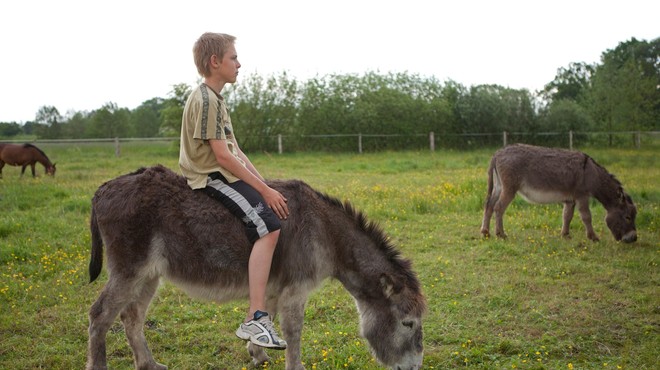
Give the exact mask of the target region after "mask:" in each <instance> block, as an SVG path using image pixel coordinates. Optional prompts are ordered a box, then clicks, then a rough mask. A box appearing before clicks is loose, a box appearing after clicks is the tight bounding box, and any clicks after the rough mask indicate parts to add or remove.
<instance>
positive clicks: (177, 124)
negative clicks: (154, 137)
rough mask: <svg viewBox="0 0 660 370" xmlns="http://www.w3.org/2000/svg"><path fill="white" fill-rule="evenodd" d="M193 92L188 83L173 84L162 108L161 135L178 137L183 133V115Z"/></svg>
mask: <svg viewBox="0 0 660 370" xmlns="http://www.w3.org/2000/svg"><path fill="white" fill-rule="evenodd" d="M191 92H192V89H191V88H190V86H189V85H188V84H184V83H180V84H176V85H172V91H170V93H169V98H168V99H166V100H165V102H164V103H163V109H162V110H161V113H160V116H161V124H160V129H159V132H160V135H161V136H169V137H176V136H179V135H180V134H181V118H182V117H183V108H184V107H185V106H186V100H188V96H189V95H190V93H191Z"/></svg>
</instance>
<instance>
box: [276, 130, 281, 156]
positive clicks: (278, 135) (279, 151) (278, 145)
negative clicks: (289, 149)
mask: <svg viewBox="0 0 660 370" xmlns="http://www.w3.org/2000/svg"><path fill="white" fill-rule="evenodd" d="M277 153H278V154H282V134H277Z"/></svg>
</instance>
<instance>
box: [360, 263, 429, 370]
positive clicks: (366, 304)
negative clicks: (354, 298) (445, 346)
mask: <svg viewBox="0 0 660 370" xmlns="http://www.w3.org/2000/svg"><path fill="white" fill-rule="evenodd" d="M380 283H381V287H380V288H381V289H382V292H381V293H382V294H383V295H382V296H380V297H379V298H378V299H374V300H371V299H365V300H359V301H358V302H357V303H358V310H359V311H360V324H361V327H360V330H361V334H362V336H363V337H364V338H366V339H367V340H368V341H369V344H370V345H371V350H372V353H373V354H374V356H375V357H376V359H378V361H380V362H381V363H382V364H383V365H385V366H387V367H389V368H391V369H394V370H417V369H421V368H422V359H423V357H424V345H423V343H422V339H423V333H422V315H423V314H424V311H425V308H426V301H425V299H424V297H423V296H422V295H421V293H420V292H419V290H418V289H415V288H412V289H411V287H408V286H405V285H404V284H402V283H401V282H400V281H397V280H394V279H392V277H390V276H389V275H383V276H382V277H381V279H380Z"/></svg>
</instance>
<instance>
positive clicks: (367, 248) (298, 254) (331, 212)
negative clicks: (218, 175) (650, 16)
mask: <svg viewBox="0 0 660 370" xmlns="http://www.w3.org/2000/svg"><path fill="white" fill-rule="evenodd" d="M269 185H270V186H272V187H273V188H275V189H277V190H278V191H280V192H281V193H282V194H284V196H285V197H286V198H287V199H288V200H289V201H288V206H289V209H290V211H291V215H290V217H289V218H288V219H287V220H283V221H282V233H281V235H280V240H279V244H278V246H277V249H276V251H275V256H274V259H273V265H272V268H271V272H270V274H271V275H270V278H269V279H268V281H269V285H268V297H267V307H266V309H267V310H268V312H269V313H273V314H277V315H279V317H280V325H281V329H282V334H283V337H284V339H285V340H286V341H287V343H288V346H287V348H286V352H285V356H286V369H287V370H300V369H304V367H303V365H302V361H301V354H300V349H301V343H300V340H301V331H302V326H303V318H304V307H305V303H306V301H307V298H308V295H309V294H310V292H311V291H312V290H313V289H314V288H315V287H317V286H319V284H320V283H321V282H322V281H323V280H324V279H326V278H335V279H337V280H339V281H340V282H341V283H342V284H343V286H344V287H345V288H346V289H347V290H348V291H349V293H350V294H351V295H352V296H353V297H354V299H355V302H356V305H357V308H358V312H359V316H360V327H361V330H360V331H361V335H362V336H364V337H365V338H366V339H367V341H368V342H369V343H370V345H371V348H372V351H373V353H374V355H375V357H376V358H377V359H378V360H379V361H380V362H381V363H382V364H383V365H385V366H388V367H390V368H392V369H397V370H412V369H420V368H421V366H422V357H423V344H422V315H423V313H424V311H425V309H426V300H425V298H424V296H423V294H422V292H421V287H420V282H419V280H418V279H417V276H416V275H415V273H414V272H413V270H412V269H411V263H410V262H409V261H408V260H406V259H403V258H402V257H401V256H400V254H399V252H398V251H397V250H396V249H395V247H394V246H393V245H392V244H391V243H390V241H389V240H388V238H387V236H386V235H385V233H384V232H383V231H382V230H381V229H380V228H379V227H378V226H376V225H375V224H373V223H371V222H368V221H367V220H366V217H365V216H364V215H363V214H362V213H360V212H358V211H356V210H354V209H353V207H352V206H351V205H350V204H348V203H345V204H342V203H341V202H339V201H338V200H336V199H334V198H332V197H329V196H327V195H324V194H321V193H319V192H317V191H315V190H314V189H312V188H311V187H309V186H308V185H306V184H305V183H303V182H301V181H295V180H292V181H270V182H269ZM206 197H207V196H206V195H205V194H202V193H199V192H194V191H191V190H190V189H189V188H188V187H187V185H186V182H185V179H184V178H183V177H181V176H178V175H176V174H175V173H173V172H172V171H170V170H168V169H166V168H165V167H162V166H157V167H152V168H148V169H144V168H143V169H140V170H138V171H136V172H134V173H131V174H127V175H123V176H120V177H118V178H116V179H114V180H111V181H109V182H107V183H105V184H103V185H101V186H100V187H99V189H98V190H97V191H96V194H95V195H94V198H93V200H92V214H91V233H92V251H91V261H90V266H89V268H90V277H91V281H94V280H95V279H96V278H97V277H98V275H99V273H100V271H101V265H102V256H103V244H105V246H106V255H107V269H108V273H109V278H108V282H107V283H106V285H105V287H104V289H103V291H102V293H101V295H100V296H99V298H98V299H97V300H96V302H95V303H94V304H93V305H92V307H91V310H90V312H89V319H90V325H89V348H88V359H87V369H106V367H107V364H106V344H105V337H106V333H107V331H108V329H109V328H110V326H111V325H112V323H113V321H114V319H115V318H116V316H117V315H118V314H119V315H120V317H121V320H122V322H123V325H124V327H125V332H126V336H127V337H128V341H129V343H130V345H131V348H132V350H133V354H134V361H135V367H136V368H138V369H159V370H160V369H165V368H166V367H165V366H164V365H161V364H159V363H157V362H156V361H155V360H154V359H153V357H152V355H151V352H150V350H149V348H148V347H147V343H146V340H145V337H144V333H143V324H144V321H145V316H146V312H147V307H148V306H149V303H150V301H151V299H152V297H153V296H154V294H155V292H156V288H157V287H158V285H159V279H160V277H165V278H167V279H169V280H170V281H172V282H173V283H174V284H176V285H178V286H179V287H180V288H182V289H183V290H185V291H186V292H187V293H189V294H190V295H192V296H195V297H201V298H204V299H210V300H213V301H216V302H227V301H229V300H233V299H244V298H246V297H247V294H248V282H247V278H248V275H247V265H248V259H249V255H250V248H251V244H250V243H249V241H248V239H247V236H246V234H245V230H244V227H243V225H242V223H241V222H240V221H239V220H238V219H237V218H235V217H234V216H232V215H231V214H230V213H229V212H228V211H227V210H225V209H224V208H223V207H218V206H217V205H215V204H210V203H209V202H207V201H206ZM247 347H248V352H249V353H250V355H251V356H252V359H253V363H254V364H255V365H260V364H263V363H264V362H266V361H267V360H268V356H267V355H266V352H265V351H264V349H263V348H262V347H257V346H255V345H254V344H252V343H250V342H248V344H247Z"/></svg>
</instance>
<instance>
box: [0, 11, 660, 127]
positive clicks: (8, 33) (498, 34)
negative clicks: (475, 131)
mask: <svg viewBox="0 0 660 370" xmlns="http://www.w3.org/2000/svg"><path fill="white" fill-rule="evenodd" d="M658 14H660V1H657V0H653V1H651V0H644V1H643V0H628V1H611V0H603V1H583V0H552V1H540V0H519V1H518V0H455V1H441V0H435V1H434V0H400V1H390V0H376V1H370V0H348V1H347V0H332V1H315V0H307V1H303V0H300V1H298V0H273V1H267V0H261V1H257V0H236V1H226V0H216V1H197V0H189V1H176V2H175V1H167V0H161V1H145V0H132V1H128V0H114V1H96V0H83V1H71V0H22V1H3V2H2V4H0V122H13V121H15V122H19V123H22V122H25V121H30V120H33V119H34V118H35V115H36V112H37V111H38V109H39V108H40V107H42V106H44V105H47V106H54V107H56V108H57V109H58V110H59V112H60V113H61V114H63V115H65V114H66V113H67V112H68V111H71V110H75V111H91V110H95V109H98V108H100V107H101V106H103V105H104V104H105V103H108V102H113V103H116V104H117V105H118V106H119V107H125V108H129V109H134V108H136V107H137V106H139V105H140V104H141V103H142V102H144V101H146V100H149V99H152V98H155V97H163V98H164V97H167V96H168V94H169V92H170V91H171V90H172V85H174V84H178V83H187V84H189V85H194V84H196V83H197V81H198V76H197V71H196V69H195V66H194V63H193V60H192V45H193V43H194V42H195V40H196V39H197V37H199V35H201V34H202V33H203V32H206V31H213V32H224V33H230V34H233V35H235V36H237V37H238V40H237V44H236V49H237V52H238V57H239V61H240V62H241V64H242V68H241V70H240V72H241V74H242V75H243V76H246V75H249V74H251V73H254V72H256V73H259V74H262V75H268V74H272V73H277V74H279V73H280V72H283V71H286V72H288V73H290V74H291V75H292V76H294V77H296V78H298V79H300V80H305V79H308V78H310V77H314V76H324V75H328V74H334V73H339V74H345V73H358V74H360V73H364V72H367V71H373V72H379V73H388V72H408V73H415V74H419V75H421V76H434V77H436V78H438V79H439V80H440V81H446V80H453V81H456V82H458V83H461V84H463V85H465V86H471V85H477V84H498V85H502V86H508V87H511V88H515V89H522V88H526V89H529V90H530V91H532V92H534V91H536V90H539V89H542V88H543V86H544V85H545V84H546V83H548V82H550V81H552V80H553V79H554V77H555V75H556V72H557V69H558V68H560V67H566V66H568V64H569V63H571V62H586V63H596V62H599V61H600V56H601V54H602V53H603V52H604V51H605V50H607V49H613V48H615V47H616V46H617V45H618V44H619V43H620V42H623V41H627V40H629V39H631V38H632V37H635V38H637V39H638V40H647V41H651V40H653V39H655V38H657V37H660V21H658V19H659V18H658ZM240 79H241V75H239V79H238V83H240V82H241V80H240Z"/></svg>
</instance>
